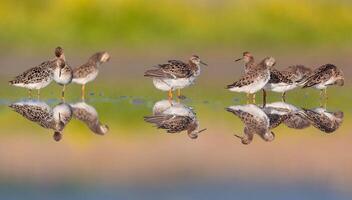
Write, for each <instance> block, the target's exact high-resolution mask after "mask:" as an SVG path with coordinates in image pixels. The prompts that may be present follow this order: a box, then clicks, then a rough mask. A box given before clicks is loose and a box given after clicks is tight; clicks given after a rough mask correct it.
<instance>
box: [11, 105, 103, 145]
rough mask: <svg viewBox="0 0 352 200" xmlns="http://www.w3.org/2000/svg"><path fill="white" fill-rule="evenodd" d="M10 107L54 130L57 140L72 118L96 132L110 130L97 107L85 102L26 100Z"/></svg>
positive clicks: (54, 136) (100, 133) (101, 132)
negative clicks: (54, 102) (53, 103)
mask: <svg viewBox="0 0 352 200" xmlns="http://www.w3.org/2000/svg"><path fill="white" fill-rule="evenodd" d="M9 107H10V108H11V109H12V110H13V111H15V112H17V113H19V114H20V115H22V116H23V117H25V118H26V119H28V120H30V121H32V122H34V123H37V124H38V125H40V126H41V127H43V128H46V129H51V130H53V131H54V134H53V138H54V140H55V141H60V140H61V139H62V136H63V130H64V128H65V127H66V125H67V124H68V123H69V122H70V121H71V119H72V118H75V119H78V120H79V121H82V122H83V123H85V124H86V125H87V126H88V128H89V129H90V130H91V131H92V132H93V133H95V134H98V135H105V134H106V133H107V132H108V131H109V127H108V126H107V125H106V124H103V123H101V122H100V121H99V117H98V112H97V111H96V109H95V108H94V107H93V106H91V105H88V104H87V103H85V102H77V103H72V104H68V103H59V104H58V105H56V106H54V107H50V106H49V105H48V104H47V103H45V102H43V101H34V100H26V101H19V102H15V103H12V104H10V105H9Z"/></svg>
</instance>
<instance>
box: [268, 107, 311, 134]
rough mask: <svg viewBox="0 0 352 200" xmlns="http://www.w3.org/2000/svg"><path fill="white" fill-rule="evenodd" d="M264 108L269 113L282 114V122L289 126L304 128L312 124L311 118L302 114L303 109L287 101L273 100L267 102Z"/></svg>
mask: <svg viewBox="0 0 352 200" xmlns="http://www.w3.org/2000/svg"><path fill="white" fill-rule="evenodd" d="M263 110H266V111H264V112H266V113H267V114H268V113H269V114H274V115H279V116H281V117H280V119H283V121H282V122H281V123H283V124H285V125H286V126H287V127H288V128H293V129H304V128H307V127H309V126H310V122H309V120H308V119H307V118H306V117H305V116H304V115H302V114H301V112H302V109H301V108H298V107H296V106H294V105H292V104H288V103H285V102H273V103H270V104H266V105H265V107H264V108H263Z"/></svg>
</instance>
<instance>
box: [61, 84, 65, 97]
mask: <svg viewBox="0 0 352 200" xmlns="http://www.w3.org/2000/svg"><path fill="white" fill-rule="evenodd" d="M65 90H66V85H64V86H63V87H62V91H61V99H62V100H64V99H65Z"/></svg>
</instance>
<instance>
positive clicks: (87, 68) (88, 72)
mask: <svg viewBox="0 0 352 200" xmlns="http://www.w3.org/2000/svg"><path fill="white" fill-rule="evenodd" d="M109 60H110V55H109V54H108V53H107V52H98V53H95V54H93V55H92V56H91V57H90V58H89V59H88V62H86V63H85V64H83V65H81V66H79V67H76V68H74V69H73V79H72V82H74V83H77V84H81V85H82V99H84V98H85V85H86V84H87V83H88V82H90V81H93V80H94V79H95V78H96V77H97V76H98V73H99V69H100V66H101V64H103V63H105V62H108V61H109Z"/></svg>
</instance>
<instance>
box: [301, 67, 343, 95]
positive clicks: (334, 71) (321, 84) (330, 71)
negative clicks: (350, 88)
mask: <svg viewBox="0 0 352 200" xmlns="http://www.w3.org/2000/svg"><path fill="white" fill-rule="evenodd" d="M330 85H337V86H343V85H344V77H343V73H342V70H340V69H338V68H337V67H336V66H335V65H333V64H325V65H322V66H320V67H318V68H316V69H315V70H314V71H313V72H312V73H311V76H309V77H308V78H307V80H306V81H305V82H304V83H303V87H302V88H308V87H313V88H315V89H318V90H320V97H321V98H322V97H323V95H322V94H323V92H324V97H325V98H327V97H328V96H327V87H328V86H330Z"/></svg>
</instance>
